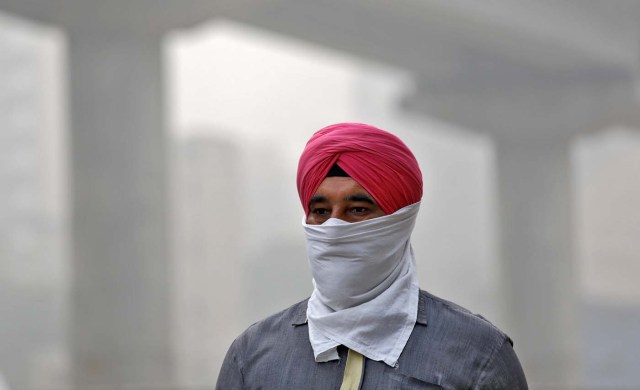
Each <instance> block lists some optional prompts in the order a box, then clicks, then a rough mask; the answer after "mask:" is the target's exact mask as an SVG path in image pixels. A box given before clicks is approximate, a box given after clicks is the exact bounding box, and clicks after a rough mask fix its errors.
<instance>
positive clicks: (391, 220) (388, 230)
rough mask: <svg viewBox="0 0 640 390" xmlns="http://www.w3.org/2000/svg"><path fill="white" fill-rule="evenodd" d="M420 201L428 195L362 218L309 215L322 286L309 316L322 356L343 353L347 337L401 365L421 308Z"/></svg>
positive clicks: (317, 283) (310, 249)
mask: <svg viewBox="0 0 640 390" xmlns="http://www.w3.org/2000/svg"><path fill="white" fill-rule="evenodd" d="M419 208H420V202H418V203H414V204H412V205H409V206H406V207H404V208H402V209H400V210H398V211H396V212H395V213H393V214H390V215H385V216H382V217H378V218H373V219H369V220H366V221H361V222H354V223H349V222H345V221H342V220H340V219H336V218H330V219H329V220H327V221H325V222H324V223H323V224H322V225H308V224H306V223H305V222H304V219H303V223H302V225H303V227H304V231H305V234H306V237H307V255H308V257H309V264H310V267H311V274H312V275H313V286H314V290H313V293H312V294H311V298H309V304H308V307H307V320H308V323H309V339H310V341H311V346H312V347H313V351H314V355H315V358H316V361H317V362H324V361H329V360H334V359H337V358H338V353H337V347H338V346H339V345H344V346H346V347H348V348H350V349H353V350H355V351H357V352H360V353H361V354H362V355H364V356H366V357H368V358H369V359H372V360H376V361H383V362H385V363H386V364H388V365H390V366H395V365H396V363H397V361H398V358H399V356H400V354H401V353H402V350H403V349H404V346H405V345H406V343H407V340H408V339H409V336H410V335H411V331H412V330H413V327H414V325H415V322H416V317H417V313H418V293H419V291H418V290H419V288H418V278H417V274H416V269H415V259H414V256H413V249H412V248H411V242H410V238H411V232H412V231H413V227H414V225H415V221H416V217H417V214H418V210H419Z"/></svg>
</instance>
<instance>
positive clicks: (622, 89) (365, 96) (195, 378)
mask: <svg viewBox="0 0 640 390" xmlns="http://www.w3.org/2000/svg"><path fill="white" fill-rule="evenodd" d="M639 20H640V3H638V2H634V1H622V0H614V1H610V2H606V3H605V2H599V1H577V0H570V1H563V2H557V1H552V0H540V1H536V2H513V1H507V0H497V1H492V2H490V3H487V2H482V3H480V2H473V1H464V0H432V1H426V0H424V1H418V0H401V1H395V2H393V5H392V4H391V3H390V2H382V1H370V0H369V1H358V0H352V1H343V2H323V1H306V0H305V1H299V0H297V1H285V0H279V1H271V2H259V1H221V2H201V1H198V0H188V1H186V0H183V1H170V0H166V1H150V0H149V1H148V0H135V1H120V0H118V1H108V2H107V1H103V2H99V1H97V0H73V1H72V0H67V1H63V0H55V1H53V0H34V1H29V2H25V1H21V0H0V389H1V390H8V389H11V390H22V389H38V390H54V389H55V390H66V389H78V390H93V389H101V390H102V389H114V390H119V389H126V390H128V389H137V390H140V389H149V390H151V389H153V390H155V389H160V390H162V389H175V390H195V389H211V388H213V386H214V384H215V380H216V377H217V374H218V370H219V367H220V364H221V362H222V359H223V357H224V353H225V352H226V349H227V348H228V346H229V344H230V343H231V341H232V340H233V339H234V338H235V337H236V336H237V335H238V334H239V333H240V332H241V331H242V330H243V329H245V328H246V327H247V326H249V325H250V324H252V323H253V322H255V321H257V320H259V319H261V318H264V317H265V316H267V315H269V314H271V313H273V312H275V311H277V310H280V309H282V308H285V307H287V306H288V305H290V304H292V303H295V302H297V301H299V300H302V299H304V298H305V297H307V296H308V294H309V293H310V291H311V277H310V274H309V271H308V268H307V260H306V256H305V243H304V236H303V234H302V230H301V227H300V222H301V218H302V208H301V206H300V204H299V201H298V198H297V194H296V190H295V170H296V164H297V159H298V156H299V154H300V152H301V150H302V148H303V146H304V143H305V142H306V140H307V139H308V138H309V137H310V135H311V134H312V133H313V132H314V131H316V130H317V129H319V128H321V127H323V126H325V125H327V124H330V123H334V122H341V121H360V122H366V123H371V124H374V125H376V126H378V127H381V128H384V129H386V130H389V131H391V132H393V133H395V134H397V135H398V136H400V137H401V138H402V139H403V140H404V141H405V142H406V143H407V144H408V145H409V147H410V148H411V149H412V150H413V151H414V153H415V155H416V157H417V158H418V160H419V162H420V165H421V167H422V170H423V175H424V183H425V196H424V199H423V202H422V203H423V204H422V210H421V214H420V216H419V219H418V223H417V226H416V229H415V231H414V235H413V243H414V248H415V251H416V256H417V262H418V272H419V276H420V282H421V286H422V288H424V289H427V290H429V291H430V292H432V293H433V294H436V295H439V296H442V297H444V298H446V299H449V300H453V301H455V302H457V303H458V304H461V305H463V306H465V307H467V308H468V309H470V310H472V311H474V312H478V313H481V314H483V316H485V317H486V318H488V319H489V320H491V321H492V322H494V323H495V324H496V325H498V326H499V327H501V328H502V329H503V330H505V331H506V332H507V333H508V334H509V335H510V336H512V338H513V339H514V340H515V349H516V352H517V353H518V355H519V357H520V359H521V362H522V364H523V367H524V369H525V372H526V374H527V376H528V379H529V381H530V384H531V387H532V388H533V389H546V388H553V389H577V388H580V389H601V388H616V389H626V388H628V389H633V388H638V383H640V373H639V372H638V370H637V368H638V367H640V358H638V351H640V283H639V282H638V279H639V277H640V255H639V253H640V115H638V112H639V107H638V69H639V64H638V61H639V58H640V53H639V50H640V23H639V22H638V21H639Z"/></svg>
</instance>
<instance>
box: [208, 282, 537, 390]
mask: <svg viewBox="0 0 640 390" xmlns="http://www.w3.org/2000/svg"><path fill="white" fill-rule="evenodd" d="M306 310H307V301H306V300H305V301H302V302H300V303H297V304H295V305H293V306H291V307H290V308H288V309H286V310H284V311H282V312H280V313H277V314H275V315H273V316H271V317H269V318H267V319H265V320H262V321H260V322H258V323H256V324H254V325H252V326H251V327H249V329H247V330H246V331H245V332H244V333H242V334H241V335H240V336H239V337H238V338H237V339H236V340H235V341H234V342H233V344H232V345H231V347H230V348H229V351H228V352H227V356H226V357H225V360H224V363H223V365H222V369H221V371H220V375H219V378H218V384H217V386H216V389H217V390H236V389H265V390H278V389H283V390H284V389H287V390H290V389H318V390H321V389H335V390H337V389H339V388H340V384H341V381H342V376H343V372H344V366H345V362H346V352H347V351H346V349H345V348H344V347H339V349H338V352H339V354H340V360H336V361H331V362H326V363H316V362H315V360H314V357H313V350H312V349H311V344H310V342H309V333H308V329H307V324H306ZM361 389H365V390H368V389H381V390H382V389H383V390H389V389H510V390H519V389H527V382H526V379H525V376H524V373H523V371H522V368H521V366H520V363H519V362H518V358H517V357H516V354H515V352H514V351H513V348H512V342H511V340H510V339H509V337H507V336H506V335H505V334H504V333H502V332H501V331H500V330H499V329H498V328H496V327H495V326H493V325H492V324H491V323H490V322H489V321H487V320H485V319H484V318H482V317H481V316H477V315H474V314H471V313H470V312H469V311H467V310H466V309H464V308H461V307H460V306H458V305H455V304H454V303H451V302H448V301H445V300H443V299H440V298H438V297H435V296H433V295H431V294H429V293H427V292H426V291H420V301H419V307H418V319H417V321H416V325H415V327H414V329H413V332H412V333H411V337H410V338H409V341H408V342H407V345H406V347H405V349H404V351H403V352H402V354H401V355H400V359H399V360H398V365H397V367H395V368H394V367H390V366H388V365H386V364H384V363H382V362H378V361H373V360H369V359H365V367H364V377H363V380H362V384H361Z"/></svg>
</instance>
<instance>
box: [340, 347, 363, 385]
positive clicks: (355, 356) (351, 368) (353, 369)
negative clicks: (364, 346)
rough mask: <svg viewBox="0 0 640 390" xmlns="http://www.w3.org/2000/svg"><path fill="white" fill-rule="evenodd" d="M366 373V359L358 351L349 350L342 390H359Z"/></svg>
mask: <svg viewBox="0 0 640 390" xmlns="http://www.w3.org/2000/svg"><path fill="white" fill-rule="evenodd" d="M363 371H364V358H363V357H362V355H361V354H359V353H358V352H356V351H353V350H351V349H350V350H349V353H348V354H347V364H346V365H345V367H344V377H343V378H342V386H340V390H358V389H360V383H361V382H362V372H363Z"/></svg>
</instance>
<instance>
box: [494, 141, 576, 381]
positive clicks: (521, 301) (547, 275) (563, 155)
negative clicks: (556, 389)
mask: <svg viewBox="0 0 640 390" xmlns="http://www.w3.org/2000/svg"><path fill="white" fill-rule="evenodd" d="M496 145H497V147H496V151H497V174H498V205H499V207H498V210H499V222H500V230H501V235H500V240H501V242H500V249H501V259H502V264H503V278H504V291H505V292H506V296H505V299H506V305H507V312H508V313H509V317H508V318H507V324H508V325H507V327H508V329H507V330H508V331H509V333H510V336H512V337H513V339H514V340H515V348H516V351H517V353H518V356H519V358H520V360H521V362H522V364H523V366H524V367H525V368H526V373H527V375H528V377H529V378H531V379H532V380H533V382H534V383H532V385H533V384H535V385H536V386H540V385H551V386H559V385H562V386H567V385H571V384H573V385H575V384H576V380H577V378H576V376H577V363H578V360H579V359H578V356H579V353H578V352H579V351H577V345H578V344H577V342H578V331H579V329H578V328H577V325H578V324H577V323H576V322H577V318H576V302H575V296H574V295H575V286H574V285H573V284H574V281H575V280H576V277H575V274H576V269H575V267H574V253H573V248H574V245H573V244H574V237H573V227H572V222H573V218H572V215H571V214H572V204H573V200H572V193H571V188H572V187H571V169H570V153H569V148H570V142H569V140H568V139H567V137H564V138H563V137H556V138H554V137H549V138H547V137H545V138H543V139H539V140H530V139H529V140H525V139H522V138H521V139H517V138H515V137H514V138H509V137H506V136H502V137H500V136H499V137H497V139H496Z"/></svg>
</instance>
